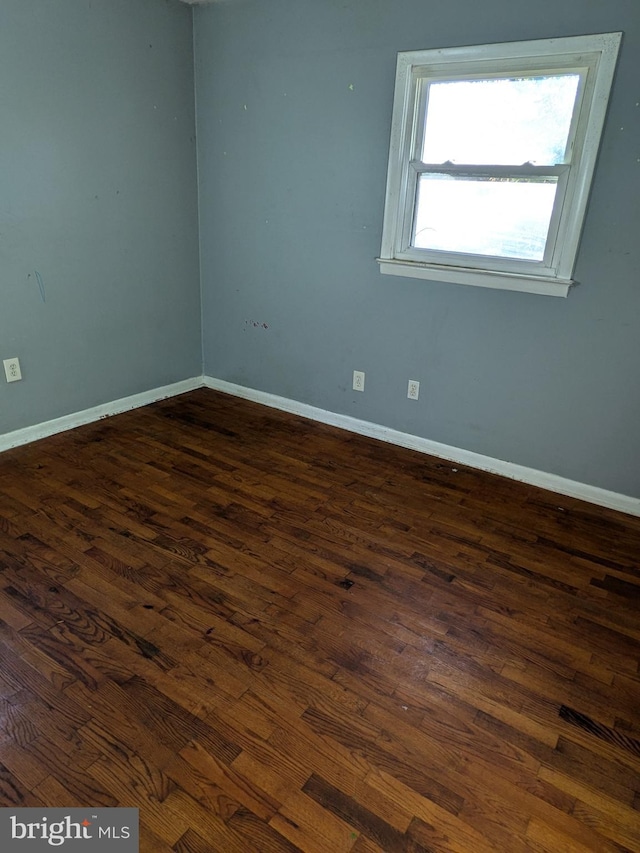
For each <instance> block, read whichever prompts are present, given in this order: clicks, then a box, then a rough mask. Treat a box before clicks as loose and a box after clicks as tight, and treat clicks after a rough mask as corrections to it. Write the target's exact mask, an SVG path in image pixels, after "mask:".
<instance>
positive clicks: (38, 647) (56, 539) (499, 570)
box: [0, 390, 640, 853]
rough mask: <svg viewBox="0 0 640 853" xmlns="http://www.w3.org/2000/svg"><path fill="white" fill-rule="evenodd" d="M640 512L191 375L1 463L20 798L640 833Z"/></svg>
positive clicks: (1, 708)
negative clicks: (314, 418) (170, 391)
mask: <svg viewBox="0 0 640 853" xmlns="http://www.w3.org/2000/svg"><path fill="white" fill-rule="evenodd" d="M639 557H640V520H639V519H635V518H632V517H626V516H623V515H621V514H618V513H615V512H612V511H608V510H604V509H598V508H595V507H593V506H591V505H587V504H583V503H581V502H579V501H576V500H572V499H568V498H560V497H558V496H556V495H553V494H550V493H547V492H543V491H541V490H538V489H534V488H532V487H528V486H525V485H522V484H518V483H515V482H512V481H509V480H505V479H501V478H499V477H495V476H492V475H489V474H484V473H481V472H478V471H475V470H471V469H466V468H464V467H462V466H452V465H450V464H448V463H445V462H443V461H441V460H438V459H434V458H430V457H427V456H423V455H420V454H417V453H414V452H411V451H408V450H403V449H400V448H396V447H392V446H389V445H385V444H382V443H379V442H376V441H373V440H370V439H366V438H363V437H360V436H354V435H351V434H348V433H344V432H341V431H339V430H336V429H332V428H330V427H326V426H322V425H319V424H315V423H311V422H308V421H306V420H304V419H302V418H299V417H295V416H292V415H287V414H284V413H282V412H277V411H274V410H270V409H266V408H263V407H261V406H258V405H256V404H252V403H248V402H245V401H241V400H238V399H234V398H232V397H229V396H226V395H223V394H220V393H216V392H212V391H206V390H201V391H195V392H192V393H189V394H186V395H184V396H182V397H179V398H174V399H171V400H165V401H162V402H159V403H155V404H153V405H151V406H149V407H147V408H145V409H142V410H138V411H135V412H129V413H126V414H123V415H118V416H117V417H114V418H111V419H107V420H103V421H100V422H99V423H96V424H92V425H89V426H86V427H81V428H79V429H77V430H75V431H73V432H69V433H65V434H62V435H58V436H54V437H51V438H48V439H45V440H43V441H41V442H38V443H36V444H32V445H30V446H27V447H22V448H19V449H16V450H12V451H8V452H6V453H4V454H2V456H0V720H1V721H2V726H1V729H0V805H2V806H12V807H19V806H77V805H87V806H89V805H94V806H115V805H122V806H136V807H138V808H139V809H140V822H141V850H142V851H144V852H146V851H149V853H151V851H153V853H162V851H174V853H234V851H239V853H246V851H257V853H294V851H302V853H337V851H352V853H381V851H382V853H400V851H407V853H409V851H414V853H425V851H429V853H436V851H437V853H468V851H473V853H490V851H500V853H505V851H508V853H520V851H522V853H524V851H540V853H558V851H603V853H630V851H631V853H633V852H634V851H635V853H637V851H639V850H640V673H639V661H640V618H639V617H640V566H639V563H638V560H639Z"/></svg>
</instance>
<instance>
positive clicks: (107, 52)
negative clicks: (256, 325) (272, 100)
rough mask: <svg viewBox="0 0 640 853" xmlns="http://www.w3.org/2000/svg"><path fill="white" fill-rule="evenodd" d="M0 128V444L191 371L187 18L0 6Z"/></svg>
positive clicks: (194, 283) (132, 4)
mask: <svg viewBox="0 0 640 853" xmlns="http://www.w3.org/2000/svg"><path fill="white" fill-rule="evenodd" d="M0 115H1V117H2V118H1V123H0V294H1V302H0V359H4V358H8V357H13V356H18V357H19V358H20V361H21V365H22V371H23V375H24V380H23V381H22V382H16V383H13V384H11V385H7V384H6V383H5V381H4V372H2V374H1V375H0V433H5V432H8V431H10V430H13V429H17V428H20V427H24V426H28V425H32V424H37V423H40V422H42V421H46V420H48V419H50V418H55V417H58V416H61V415H64V414H68V413H71V412H75V411H79V410H82V409H85V408H88V407H91V406H94V405H97V404H100V403H104V402H107V401H111V400H115V399H118V398H120V397H123V396H127V395H129V394H135V393H137V392H141V391H145V390H148V389H151V388H155V387H158V386H162V385H165V384H167V383H171V382H175V381H177V380H181V379H184V378H186V377H191V376H196V375H198V374H200V373H201V358H202V356H201V335H200V291H199V265H198V242H197V183H196V161H195V140H194V135H195V122H194V96H193V54H192V16H191V9H190V8H189V7H187V6H184V5H183V4H181V3H178V2H177V0H171V2H166V0H55V2H52V0H2V2H1V3H0ZM38 275H39V277H40V281H39V280H38ZM40 282H41V283H42V289H41V285H40ZM0 368H1V365H0Z"/></svg>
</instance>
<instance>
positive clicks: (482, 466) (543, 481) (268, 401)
mask: <svg viewBox="0 0 640 853" xmlns="http://www.w3.org/2000/svg"><path fill="white" fill-rule="evenodd" d="M203 384H204V385H205V386H206V387H207V388H211V389H213V390H215V391H224V393H226V394H233V395H234V396H235V397H242V398H243V399H244V400H251V401H252V402H254V403H261V404H262V405H264V406H270V407H271V408H273V409H280V410H281V411H283V412H290V413H292V414H295V415H300V416H301V417H303V418H310V419H311V420H314V421H319V422H320V423H323V424H329V425H330V426H335V427H339V428H340V429H345V430H348V431H349V432H355V433H358V434H359V435H366V436H368V437H369V438H377V439H379V440H380V441H387V442H389V443H390V444H397V445H399V446H400V447H407V448H409V449H410V450H417V451H419V452H420V453H426V454H429V455H430V456H437V457H439V458H440V459H446V460H447V461H449V462H455V463H457V464H458V465H468V466H469V467H470V468H478V469H479V470H481V471H489V472H490V473H492V474H500V475H502V476H503V477H509V478H510V479H512V480H519V481H520V482H523V483H528V484H529V485H530V486H538V487H539V488H541V489H548V490H549V491H551V492H557V493H558V494H561V495H567V496H568V497H571V498H578V500H582V501H587V502H588V503H592V504H597V505H598V506H603V507H608V508H609V509H615V510H618V511H619V512H624V513H627V514H628V515H637V516H640V498H633V497H629V496H628V495H621V494H618V492H610V491H607V489H600V488H598V487H597V486H589V485H587V484H585V483H578V482H576V481H575V480H567V479H566V478H565V477H558V476H557V475H556V474H547V473H546V472H544V471H537V470H536V469H535V468H526V467H525V466H523V465H516V464H514V463H513V462H504V461H503V460H501V459H494V458H492V457H491V456H483V455H481V454H480V453H473V452H472V451H470V450H463V449H462V448H459V447H451V446H450V445H448V444H440V442H437V441H430V440H429V439H427V438H420V437H419V436H417V435H411V434H410V433H406V432H399V431H398V430H394V429H389V427H385V426H380V425H379V424H374V423H370V422H369V421H362V420H359V419H358V418H351V417H349V416H348V415H339V414H336V413H335V412H328V411H325V410H324V409H318V408H316V407H315V406H309V405H307V404H306V403H299V402H297V401H296V400H289V399H287V398H286V397H278V396H276V395H275V394H267V393H266V392H265V391H257V390H255V389H254V388H245V387H244V386H242V385H234V384H233V383H231V382H225V381H224V380H222V379H214V378H213V377H211V376H204V377H203Z"/></svg>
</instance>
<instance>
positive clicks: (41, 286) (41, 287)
mask: <svg viewBox="0 0 640 853" xmlns="http://www.w3.org/2000/svg"><path fill="white" fill-rule="evenodd" d="M34 272H35V276H36V281H37V282H38V290H39V291H40V299H42V301H43V302H46V301H47V295H46V293H45V289H44V282H43V281H42V276H41V275H40V273H39V272H38V270H35V271H34ZM30 278H31V273H27V281H28V280H29V279H30Z"/></svg>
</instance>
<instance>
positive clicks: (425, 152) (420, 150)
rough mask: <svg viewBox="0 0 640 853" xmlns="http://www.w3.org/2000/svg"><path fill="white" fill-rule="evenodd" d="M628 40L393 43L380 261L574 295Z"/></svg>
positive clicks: (452, 277) (412, 270) (388, 267)
mask: <svg viewBox="0 0 640 853" xmlns="http://www.w3.org/2000/svg"><path fill="white" fill-rule="evenodd" d="M620 38H621V34H620V33H613V34H604V35H598V36H583V37H576V38H569V39H554V40H547V41H540V42H515V43H510V44H502V45H485V46H481V47H471V48H453V49H450V50H436V51H419V52H412V53H408V54H399V57H398V73H397V76H396V94H395V100H394V116H393V124H392V138H391V151H390V159H389V173H388V180H387V197H386V203H385V221H384V229H383V246H382V252H381V257H380V259H379V261H380V264H381V269H382V271H383V272H385V273H390V274H395V275H398V274H399V275H410V276H413V277H419V278H435V279H439V280H444V281H454V282H455V281H460V282H461V283H466V284H480V285H485V286H490V287H506V288H510V289H516V290H528V291H530V292H544V293H551V294H553V295H566V294H567V292H568V288H569V286H570V284H571V283H572V280H571V274H572V271H573V266H574V263H575V256H576V253H577V247H578V242H579V236H580V231H581V227H582V221H583V217H584V213H585V209H586V201H587V195H588V190H589V184H590V179H591V175H592V172H593V168H594V165H595V158H596V154H597V147H598V143H599V139H600V133H601V129H602V124H603V121H604V115H605V109H606V103H607V100H608V96H609V89H610V86H611V80H612V77H613V71H614V67H615V59H616V56H617V51H618V47H619V43H620ZM474 271H476V272H475V273H474ZM532 278H537V279H538V282H535V283H532V282H531V279H532ZM553 284H557V285H558V286H557V287H553V286H551V287H550V285H553Z"/></svg>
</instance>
